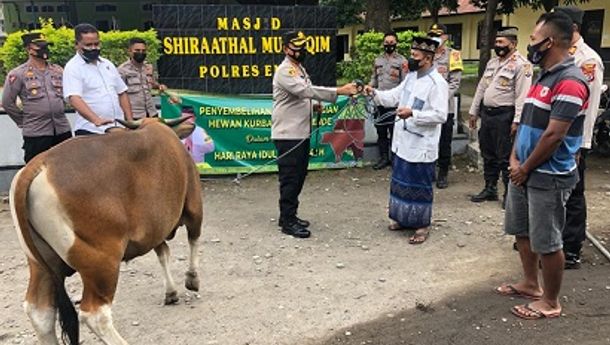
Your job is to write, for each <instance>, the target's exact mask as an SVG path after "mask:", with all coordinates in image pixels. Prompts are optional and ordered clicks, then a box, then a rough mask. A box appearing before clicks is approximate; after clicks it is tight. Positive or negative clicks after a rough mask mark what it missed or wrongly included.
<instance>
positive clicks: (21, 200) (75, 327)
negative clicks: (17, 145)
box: [9, 160, 79, 345]
mask: <svg viewBox="0 0 610 345" xmlns="http://www.w3.org/2000/svg"><path fill="white" fill-rule="evenodd" d="M35 162H36V163H38V162H40V160H35ZM32 163H34V162H32ZM36 163H34V164H29V165H28V166H26V167H25V168H23V169H21V170H20V171H19V172H18V173H17V175H15V178H14V179H13V182H12V184H11V190H10V194H9V195H10V196H9V198H10V207H11V215H12V217H13V222H14V223H15V226H16V228H17V232H18V234H17V235H18V236H19V240H20V242H21V246H22V248H23V250H24V251H25V252H26V254H27V256H28V257H29V258H30V259H31V260H34V261H36V262H37V263H38V264H40V266H41V267H42V268H43V269H45V270H46V271H47V272H48V273H49V275H50V276H51V278H52V280H53V283H54V285H55V307H56V308H57V311H58V314H59V324H60V326H61V330H62V338H63V341H64V343H67V344H69V345H78V344H79V321H78V314H77V313H76V309H75V308H74V304H72V301H71V300H70V297H69V296H68V293H67V292H66V286H65V284H64V275H63V273H62V272H60V269H59V267H51V265H49V264H48V263H47V262H46V261H45V259H44V257H43V256H42V255H41V254H40V251H39V250H38V248H37V247H36V244H35V242H34V240H33V238H32V232H34V231H36V229H34V227H33V226H32V225H31V223H30V222H29V215H28V200H27V196H28V191H29V189H30V185H31V184H32V181H33V180H34V178H35V177H36V175H38V173H39V172H40V167H41V163H38V164H36Z"/></svg>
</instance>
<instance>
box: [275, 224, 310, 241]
mask: <svg viewBox="0 0 610 345" xmlns="http://www.w3.org/2000/svg"><path fill="white" fill-rule="evenodd" d="M282 232H283V233H285V234H286V235H290V236H293V237H296V238H307V237H309V236H311V232H310V231H309V230H307V229H305V228H304V227H302V226H300V225H299V224H297V223H296V222H293V223H291V224H288V225H284V226H282Z"/></svg>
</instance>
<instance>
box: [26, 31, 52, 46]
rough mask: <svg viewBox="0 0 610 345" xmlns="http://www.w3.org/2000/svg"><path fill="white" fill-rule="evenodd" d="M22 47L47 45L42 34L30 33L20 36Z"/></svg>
mask: <svg viewBox="0 0 610 345" xmlns="http://www.w3.org/2000/svg"><path fill="white" fill-rule="evenodd" d="M21 40H22V41H23V46H24V47H27V46H28V44H30V43H47V40H46V38H45V37H44V35H43V34H42V32H30V33H27V34H23V35H22V36H21Z"/></svg>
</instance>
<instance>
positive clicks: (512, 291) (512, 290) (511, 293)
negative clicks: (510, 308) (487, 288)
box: [494, 284, 542, 301]
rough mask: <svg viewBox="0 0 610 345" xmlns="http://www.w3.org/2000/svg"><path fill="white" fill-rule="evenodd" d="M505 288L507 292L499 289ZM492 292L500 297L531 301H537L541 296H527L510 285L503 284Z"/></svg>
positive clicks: (527, 294)
mask: <svg viewBox="0 0 610 345" xmlns="http://www.w3.org/2000/svg"><path fill="white" fill-rule="evenodd" d="M503 288H506V289H508V291H502V290H500V289H503ZM494 292H495V293H497V294H498V295H500V296H510V297H521V298H527V299H531V300H532V301H537V300H539V299H540V298H541V297H542V296H536V295H532V294H529V293H527V292H523V291H519V290H517V288H516V287H514V286H513V285H512V284H503V285H500V286H498V287H497V288H495V289H494Z"/></svg>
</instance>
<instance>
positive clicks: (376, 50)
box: [337, 31, 425, 83]
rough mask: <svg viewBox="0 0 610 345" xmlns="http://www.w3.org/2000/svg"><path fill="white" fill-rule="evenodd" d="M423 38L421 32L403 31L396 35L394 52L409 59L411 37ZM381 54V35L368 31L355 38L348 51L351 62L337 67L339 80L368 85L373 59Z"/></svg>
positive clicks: (341, 63)
mask: <svg viewBox="0 0 610 345" xmlns="http://www.w3.org/2000/svg"><path fill="white" fill-rule="evenodd" d="M416 36H425V33H423V32H415V31H403V32H399V33H398V47H397V48H396V51H397V52H398V53H399V54H401V55H403V56H405V57H409V56H410V54H411V41H412V40H413V37H416ZM382 52H383V33H381V32H374V31H369V32H365V33H363V34H360V35H358V36H356V44H355V46H354V47H353V49H352V50H351V51H350V57H351V58H352V60H351V61H343V62H340V63H339V64H338V65H337V74H338V75H339V78H341V79H346V80H354V79H361V80H362V81H364V82H365V83H368V82H369V80H370V79H371V74H372V72H373V62H374V61H375V58H376V57H377V56H379V55H380V54H381V53H382Z"/></svg>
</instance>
